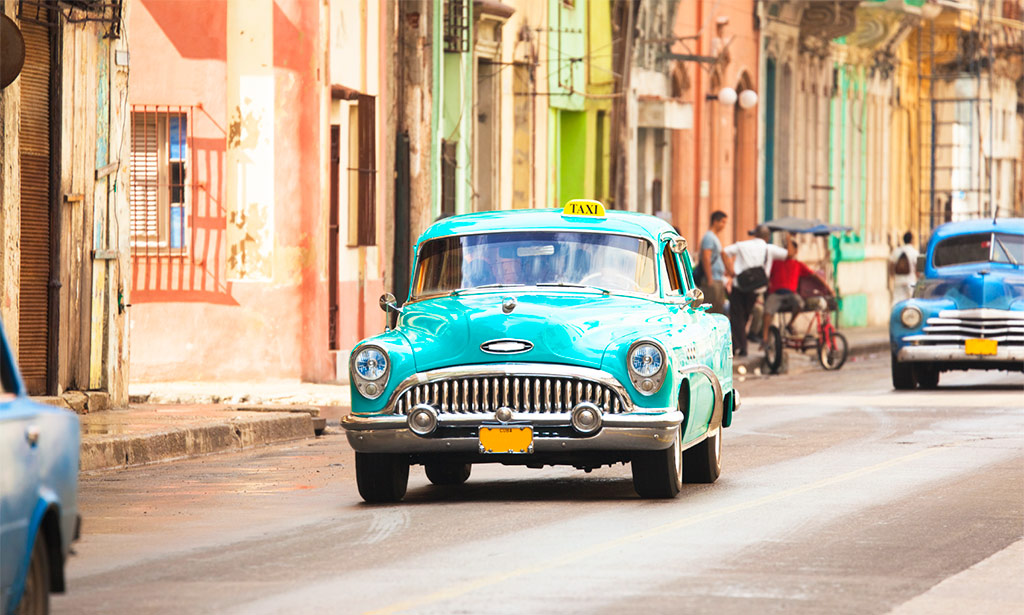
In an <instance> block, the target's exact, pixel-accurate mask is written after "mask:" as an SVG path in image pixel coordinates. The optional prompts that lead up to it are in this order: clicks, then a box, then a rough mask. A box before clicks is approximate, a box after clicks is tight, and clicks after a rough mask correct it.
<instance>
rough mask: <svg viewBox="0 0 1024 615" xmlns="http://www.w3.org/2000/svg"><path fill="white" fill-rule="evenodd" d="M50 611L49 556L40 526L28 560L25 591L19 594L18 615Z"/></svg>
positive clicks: (41, 614) (16, 611)
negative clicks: (30, 557)
mask: <svg viewBox="0 0 1024 615" xmlns="http://www.w3.org/2000/svg"><path fill="white" fill-rule="evenodd" d="M49 612H50V556H49V551H47V549H46V535H45V534H43V530H42V528H40V529H39V532H38V533H36V540H35V544H33V545H32V559H30V560H29V562H28V574H27V575H26V576H25V591H24V592H23V593H22V594H21V600H20V601H19V602H18V608H17V609H16V610H15V613H17V614H18V615H43V614H44V613H49Z"/></svg>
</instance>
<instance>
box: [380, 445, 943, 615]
mask: <svg viewBox="0 0 1024 615" xmlns="http://www.w3.org/2000/svg"><path fill="white" fill-rule="evenodd" d="M952 446H956V444H949V445H943V446H936V447H932V448H926V449H923V450H920V451H917V452H916V453H910V454H909V455H904V456H902V457H897V458H895V459H890V460H889V461H883V462H882V463H879V464H875V465H873V466H868V467H865V468H861V469H859V470H852V471H850V472H846V473H845V474H839V475H837V476H833V477H831V478H824V479H821V480H819V481H816V482H813V483H808V484H806V485H801V486H799V487H793V488H791V489H786V490H784V491H779V492H777V493H773V494H770V495H766V496H763V497H760V498H757V499H755V500H750V501H747V502H740V503H739V504H733V505H731V506H723V507H721V508H716V509H714V510H711V511H708V512H705V513H700V514H696V515H691V516H689V517H683V518H682V519H678V520H676V521H672V522H670V523H665V524H663V525H659V526H655V527H653V528H650V529H646V530H641V531H639V532H634V533H632V534H627V535H625V536H622V537H620V538H615V539H613V540H609V541H606V542H602V543H598V544H596V545H593V546H591V547H587V548H585V549H580V550H578V551H574V552H572V553H568V554H566V555H563V556H561V557H556V558H554V559H550V560H548V561H546V562H540V563H538V564H535V565H533V566H524V567H522V568H516V569H514V570H510V571H508V572H499V573H496V574H492V575H488V576H484V577H480V578H478V579H476V580H473V581H466V582H464V583H461V584H457V585H452V586H450V587H447V588H444V589H440V590H438V591H436V592H433V593H431V594H427V595H426V596H422V597H420V598H410V599H408V600H403V601H402V602H396V603H394V604H392V605H389V606H386V607H383V608H380V609H376V610H373V611H367V612H366V613H365V614H364V615H388V614H390V613H400V612H402V611H405V610H407V609H411V608H415V607H419V606H424V605H427V604H432V603H435V602H441V601H443V600H450V599H452V598H457V597H459V596H462V595H465V594H468V593H469V592H471V591H474V590H477V589H480V588H481V587H487V586H488V585H497V584H499V583H502V582H505V581H508V580H509V579H514V578H516V577H521V576H525V575H528V574H535V573H538V572H544V571H547V570H551V569H552V568H558V567H559V566H564V565H566V564H571V563H573V562H577V561H579V560H582V559H586V558H588V557H591V556H593V555H597V554H598V553H602V552H604V551H608V550H610V549H614V548H615V547H619V546H622V545H626V544H630V543H635V542H640V541H642V540H646V539H648V538H652V537H654V536H659V535H661V534H664V533H666V532H671V531H672V530H678V529H680V528H684V527H688V526H691V525H695V524H697V523H701V522H703V521H710V520H712V519H715V518H718V517H722V516H725V515H730V514H732V513H735V512H740V511H744V510H749V509H751V508H756V507H758V506H763V505H765V504H770V503H772V502H777V501H779V500H783V499H785V498H789V497H793V496H795V495H800V494H802V493H807V492H808V491H813V490H815V489H821V488H823V487H829V486H831V485H835V484H836V483H842V482H846V481H849V480H853V479H855V478H860V477H862V476H866V475H868V474H873V473H875V472H879V471H881V470H885V469H887V468H891V467H893V466H897V465H900V464H903V463H906V462H908V461H912V460H914V459H920V458H922V457H927V456H928V455H933V454H935V453H937V452H939V451H940V450H942V449H943V448H950V447H952Z"/></svg>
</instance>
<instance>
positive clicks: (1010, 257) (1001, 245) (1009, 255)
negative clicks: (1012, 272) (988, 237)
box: [995, 237, 1020, 267]
mask: <svg viewBox="0 0 1024 615" xmlns="http://www.w3.org/2000/svg"><path fill="white" fill-rule="evenodd" d="M995 240H996V243H998V244H999V247H1000V248H1002V250H1003V254H1005V255H1006V258H1008V259H1010V264H1011V265H1013V266H1014V267H1016V266H1017V265H1019V264H1020V263H1018V262H1017V259H1015V258H1014V257H1013V255H1012V254H1010V251H1009V250H1007V249H1006V245H1005V244H1003V240H1002V239H1000V238H998V237H996V238H995Z"/></svg>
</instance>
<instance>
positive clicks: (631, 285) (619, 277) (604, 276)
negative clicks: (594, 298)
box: [580, 271, 637, 292]
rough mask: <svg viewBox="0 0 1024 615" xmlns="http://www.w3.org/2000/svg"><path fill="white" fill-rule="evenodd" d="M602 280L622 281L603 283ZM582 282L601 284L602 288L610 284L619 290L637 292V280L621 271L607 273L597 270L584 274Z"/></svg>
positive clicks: (594, 284)
mask: <svg viewBox="0 0 1024 615" xmlns="http://www.w3.org/2000/svg"><path fill="white" fill-rule="evenodd" d="M600 282H621V284H617V283H612V284H608V283H604V284H602V283H600ZM580 284H584V285H587V286H591V285H593V286H599V287H601V288H607V287H609V286H610V287H612V288H615V289H617V290H625V291H630V292H635V291H636V290H637V285H636V281H635V280H633V278H631V277H629V276H627V275H626V274H624V273H620V272H618V271H611V272H608V273H605V272H603V271H595V272H594V273H591V274H588V275H586V276H584V277H583V279H582V280H580Z"/></svg>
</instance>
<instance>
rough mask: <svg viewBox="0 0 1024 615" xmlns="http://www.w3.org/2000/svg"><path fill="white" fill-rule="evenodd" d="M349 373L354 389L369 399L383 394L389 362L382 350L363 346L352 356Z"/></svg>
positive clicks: (389, 369) (388, 373)
mask: <svg viewBox="0 0 1024 615" xmlns="http://www.w3.org/2000/svg"><path fill="white" fill-rule="evenodd" d="M351 371H352V377H353V381H354V382H353V384H355V385H356V389H357V390H358V391H359V392H360V393H361V394H362V395H363V396H364V397H367V398H369V399H377V398H378V397H380V395H381V393H383V392H384V387H385V386H386V385H387V383H388V376H389V375H390V374H391V361H390V360H389V359H388V354H387V353H386V352H385V351H384V349H383V348H378V347H377V346H364V347H362V348H360V349H359V350H358V351H357V352H356V353H355V354H353V355H352V361H351Z"/></svg>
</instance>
